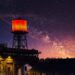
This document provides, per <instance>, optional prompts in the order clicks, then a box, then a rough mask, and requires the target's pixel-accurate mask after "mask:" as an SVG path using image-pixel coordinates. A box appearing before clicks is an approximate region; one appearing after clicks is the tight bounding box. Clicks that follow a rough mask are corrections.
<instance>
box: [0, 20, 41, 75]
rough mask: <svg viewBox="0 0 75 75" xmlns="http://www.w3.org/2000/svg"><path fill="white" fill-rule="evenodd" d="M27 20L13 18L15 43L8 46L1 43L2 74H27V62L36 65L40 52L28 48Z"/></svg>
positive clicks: (0, 72) (0, 71)
mask: <svg viewBox="0 0 75 75" xmlns="http://www.w3.org/2000/svg"><path fill="white" fill-rule="evenodd" d="M27 25H28V24H27V20H24V19H14V20H12V33H13V44H12V48H8V47H7V46H6V45H4V44H0V75H18V71H19V69H20V70H21V71H20V73H21V75H25V66H24V65H25V64H27V63H28V64H30V65H31V66H33V65H36V62H38V60H39V58H38V55H39V53H40V52H38V50H35V49H31V50H30V49H28V45H27V38H26V35H27V33H28V26H27Z"/></svg>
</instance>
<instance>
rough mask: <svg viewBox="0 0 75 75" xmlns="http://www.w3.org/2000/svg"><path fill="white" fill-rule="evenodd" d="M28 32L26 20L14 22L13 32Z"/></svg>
mask: <svg viewBox="0 0 75 75" xmlns="http://www.w3.org/2000/svg"><path fill="white" fill-rule="evenodd" d="M16 31H17V32H28V29H27V21H26V20H12V32H16Z"/></svg>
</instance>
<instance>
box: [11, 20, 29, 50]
mask: <svg viewBox="0 0 75 75" xmlns="http://www.w3.org/2000/svg"><path fill="white" fill-rule="evenodd" d="M12 33H13V48H19V49H28V45H27V38H26V37H27V33H28V26H27V20H24V19H14V20H12Z"/></svg>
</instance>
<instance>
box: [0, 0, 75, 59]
mask: <svg viewBox="0 0 75 75" xmlns="http://www.w3.org/2000/svg"><path fill="white" fill-rule="evenodd" d="M17 17H22V18H25V19H27V20H28V27H29V34H28V43H29V48H35V49H38V50H39V51H41V52H42V54H41V55H40V58H41V57H43V58H46V57H50V58H51V57H53V58H68V57H69V58H71V57H72V58H74V57H75V1H73V0H41V1H40V0H36V1H35V0H21V1H20V0H15V1H14V0H5V2H4V1H0V34H1V36H0V41H1V42H8V40H9V39H10V42H8V44H10V43H12V40H11V39H12V34H11V33H10V31H11V20H12V19H13V18H17ZM1 32H3V34H2V33H1ZM8 37H9V38H8ZM10 45H11V44H10Z"/></svg>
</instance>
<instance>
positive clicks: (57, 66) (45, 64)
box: [34, 58, 75, 72]
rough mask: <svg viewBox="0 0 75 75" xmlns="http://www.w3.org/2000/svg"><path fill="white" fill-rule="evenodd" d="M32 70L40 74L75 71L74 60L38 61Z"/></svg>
mask: <svg viewBox="0 0 75 75" xmlns="http://www.w3.org/2000/svg"><path fill="white" fill-rule="evenodd" d="M34 69H37V70H40V71H42V72H55V71H56V72H57V71H59V72H61V71H66V72H67V71H72V72H74V71H75V59H49V58H47V59H45V60H44V59H40V61H39V62H38V63H37V65H36V66H35V67H34Z"/></svg>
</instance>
